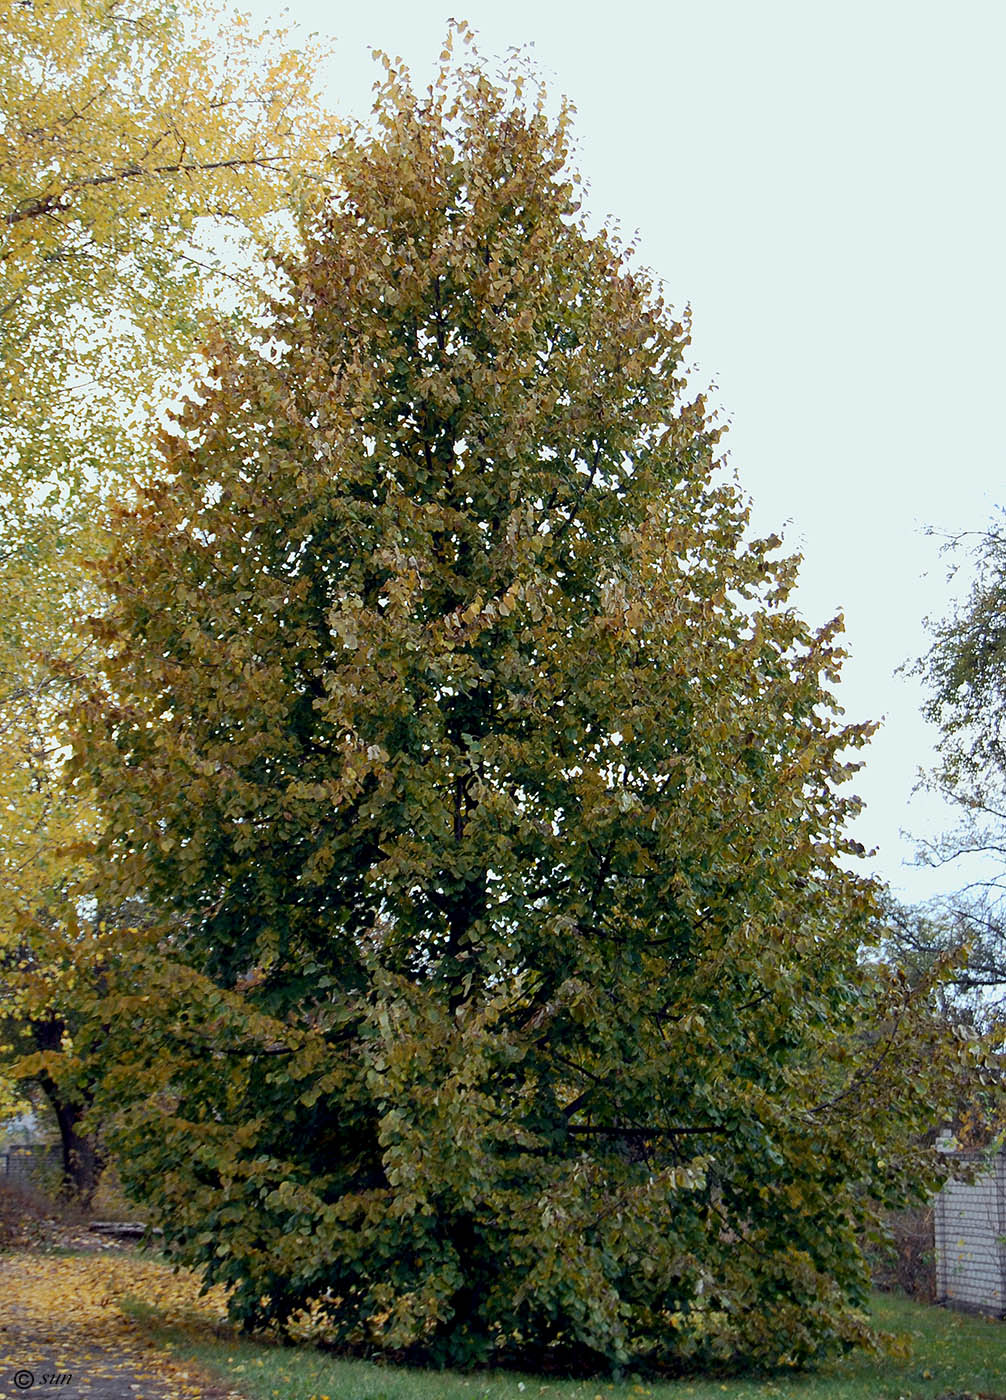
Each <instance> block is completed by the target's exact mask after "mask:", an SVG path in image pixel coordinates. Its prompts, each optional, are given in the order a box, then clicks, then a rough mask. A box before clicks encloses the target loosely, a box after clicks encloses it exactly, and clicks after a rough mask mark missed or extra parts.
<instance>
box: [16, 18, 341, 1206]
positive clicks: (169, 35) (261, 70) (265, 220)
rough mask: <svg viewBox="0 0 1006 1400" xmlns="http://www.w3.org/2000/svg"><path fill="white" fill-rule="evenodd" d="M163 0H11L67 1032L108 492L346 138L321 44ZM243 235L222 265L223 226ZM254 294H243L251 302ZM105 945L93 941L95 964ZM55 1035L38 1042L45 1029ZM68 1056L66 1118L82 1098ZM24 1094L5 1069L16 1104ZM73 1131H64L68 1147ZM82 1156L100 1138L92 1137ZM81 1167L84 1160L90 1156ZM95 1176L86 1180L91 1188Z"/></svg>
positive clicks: (25, 574)
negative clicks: (325, 81)
mask: <svg viewBox="0 0 1006 1400" xmlns="http://www.w3.org/2000/svg"><path fill="white" fill-rule="evenodd" d="M212 20H213V16H212V14H211V12H208V11H207V10H205V9H204V8H202V7H200V6H198V5H195V4H193V5H183V6H178V5H164V6H158V5H156V4H150V3H147V2H146V0H79V3H75V4H72V5H68V4H64V3H56V2H55V0H0V1013H2V1016H3V1021H4V1023H5V1024H6V1026H8V1027H10V1028H11V1029H12V1034H11V1035H7V1034H4V1036H3V1038H4V1040H5V1041H7V1051H8V1054H7V1056H6V1058H7V1059H8V1061H9V1058H10V1053H9V1052H10V1051H12V1050H13V1051H14V1052H15V1053H16V1049H17V1045H18V1044H20V1043H21V1042H22V1041H23V1038H24V1036H23V1033H24V1032H30V1034H31V1036H32V1037H36V1032H37V1033H38V1035H40V1036H42V1038H43V1039H47V1040H52V1041H54V1042H55V1044H56V1045H60V1044H64V1043H65V1042H66V1031H67V1026H68V1024H69V1019H70V1018H69V1015H68V1013H69V1011H70V1006H69V1005H68V1003H67V997H69V999H70V1001H71V1002H72V999H73V991H72V988H73V981H74V978H75V977H79V976H80V975H81V974H82V970H83V969H82V967H81V966H80V965H78V966H77V967H76V968H74V967H73V966H72V965H71V966H69V967H68V966H66V965H65V959H66V952H67V949H66V943H65V938H64V934H65V931H66V926H67V925H66V919H67V915H68V913H73V912H74V911H73V894H72V891H73V889H74V887H75V885H76V884H77V883H78V882H79V880H80V879H81V877H82V876H84V875H85V874H86V872H87V861H86V858H84V856H83V854H82V852H81V851H80V849H78V850H77V851H76V852H74V851H73V850H71V848H72V847H74V846H77V847H78V848H79V846H80V843H81V842H82V841H83V840H84V838H86V836H87V835H88V834H89V832H90V830H91V826H92V823H93V815H94V813H93V807H92V804H91V802H90V799H89V797H88V796H87V795H86V794H78V795H77V796H76V797H71V796H70V794H68V793H67V792H66V791H65V790H64V789H63V788H62V787H61V785H60V782H59V770H60V766H61V757H62V750H61V745H60V740H59V738H58V733H57V726H56V724H55V713H56V711H57V710H58V708H59V707H60V705H61V703H62V702H63V696H64V685H65V674H66V671H67V670H69V671H70V672H71V673H73V672H74V671H80V670H86V669H87V667H88V666H89V665H90V664H91V644H90V643H89V642H88V640H87V638H85V637H84V635H83V634H82V631H81V627H80V622H81V619H82V617H83V616H84V615H86V613H87V611H88V610H90V609H93V607H94V606H96V595H95V591H94V581H93V579H88V577H87V575H86V573H85V572H84V571H83V569H82V560H84V559H87V558H94V557H95V556H97V555H98V554H100V552H101V550H102V549H103V547H104V546H103V539H102V536H101V533H100V530H99V529H97V528H96V522H97V517H98V515H99V502H100V500H101V499H102V498H103V496H104V495H105V494H107V493H108V492H109V491H114V492H115V493H116V494H117V495H121V494H123V493H124V492H126V491H128V489H129V487H130V484H131V483H132V481H133V479H134V477H135V475H136V473H137V472H138V471H139V470H140V469H141V461H140V458H139V454H138V452H137V442H138V432H139V425H140V424H141V423H142V422H143V421H144V417H145V416H149V415H151V414H152V413H153V411H154V408H155V406H156V404H157V402H158V398H159V395H160V394H161V393H163V391H164V388H165V386H166V385H168V386H170V387H171V390H172V391H174V390H176V389H177V386H178V382H179V380H180V379H181V378H182V376H183V374H184V371H185V367H186V365H187V364H188V363H189V362H190V361H191V360H192V358H193V356H194V353H195V351H196V350H197V349H198V346H199V344H200V342H201V339H202V337H203V335H204V334H205V332H204V331H202V330H201V329H200V327H201V325H202V324H203V322H204V320H205V316H206V313H207V310H208V309H209V308H213V309H214V310H216V311H217V313H218V314H220V313H221V312H225V311H226V312H228V313H230V314H232V315H235V314H238V313H240V312H241V311H242V309H243V302H242V297H243V296H245V292H244V289H243V286H242V279H241V275H240V269H241V268H242V267H245V268H248V267H250V266H251V265H252V264H253V263H254V249H255V247H256V246H257V245H258V244H260V243H261V242H262V240H263V239H265V238H266V237H269V236H272V235H273V234H275V232H276V230H275V227H274V225H275V222H276V219H277V215H278V214H279V213H280V211H282V210H284V209H286V208H287V207H288V206H289V203H290V200H291V198H292V197H294V196H295V195H296V192H297V190H298V188H299V187H300V186H301V185H302V184H303V183H304V182H305V181H309V180H310V179H312V178H314V179H317V178H318V177H319V175H320V174H321V173H322V169H323V163H324V157H325V154H326V152H327V148H328V146H329V144H330V142H331V139H332V137H333V132H334V123H333V122H332V120H331V119H329V118H327V117H326V116H325V115H324V114H323V113H322V112H320V111H319V110H318V106H317V103H316V102H315V100H314V98H313V95H312V83H313V72H314V68H313V58H314V55H313V52H312V51H310V50H309V51H308V52H307V53H302V54H298V55H294V54H292V53H291V52H289V51H288V50H287V49H286V48H285V47H284V45H283V43H282V42H281V40H282V36H263V35H261V34H255V33H254V32H253V31H252V30H251V29H250V28H249V26H248V25H247V24H246V23H244V22H243V21H241V20H240V18H238V19H235V20H233V21H232V22H231V23H230V24H229V27H228V32H227V35H226V43H225V44H221V43H219V42H216V41H214V39H213V38H212V28H213V25H212ZM224 233H225V234H226V235H227V236H228V238H229V242H230V251H231V258H230V261H229V262H228V261H227V259H226V258H225V257H224V256H223V254H224V246H223V244H222V242H221V237H222V235H223V234H224ZM245 300H247V298H246V296H245ZM86 947H87V942H86V940H84V941H83V942H82V943H81V944H80V948H81V956H83V953H84V951H85V950H86ZM36 1038H37V1037H36ZM61 1080H62V1077H61V1074H60V1073H58V1072H57V1070H56V1067H55V1066H52V1067H51V1072H50V1073H48V1074H47V1076H46V1078H45V1080H44V1082H45V1084H46V1085H47V1087H48V1089H49V1091H50V1096H51V1097H52V1098H53V1103H54V1109H55V1111H56V1114H57V1116H58V1117H59V1118H60V1121H61V1122H62V1121H64V1120H66V1121H68V1120H69V1118H71V1117H72V1118H73V1119H74V1121H77V1120H79V1117H80V1110H81V1103H80V1101H79V1100H76V1101H73V1102H71V1101H70V1100H69V1099H68V1098H67V1097H66V1096H67V1094H71V1095H72V1094H75V1093H76V1092H77V1090H76V1088H73V1089H71V1087H70V1085H69V1084H67V1085H65V1086H64V1088H63V1089H62V1090H61V1089H60V1087H59V1085H60V1083H61ZM3 1097H4V1088H3V1081H0V1099H2V1098H3ZM69 1142H70V1140H69V1138H68V1137H67V1136H66V1135H64V1145H67V1144H68V1143H69ZM73 1152H74V1153H75V1154H76V1158H79V1157H80V1153H79V1151H78V1150H77V1148H76V1147H74V1148H73ZM68 1160H74V1158H73V1157H70V1158H68ZM89 1183H90V1173H88V1179H87V1180H85V1179H84V1178H83V1177H81V1176H78V1180H77V1184H78V1185H79V1186H80V1187H82V1188H83V1189H84V1191H85V1193H86V1191H87V1190H88V1189H90V1185H89Z"/></svg>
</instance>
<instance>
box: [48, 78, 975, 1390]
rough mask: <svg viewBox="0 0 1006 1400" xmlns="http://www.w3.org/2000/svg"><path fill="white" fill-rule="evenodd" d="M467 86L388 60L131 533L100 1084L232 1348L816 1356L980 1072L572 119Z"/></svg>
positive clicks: (506, 90)
mask: <svg viewBox="0 0 1006 1400" xmlns="http://www.w3.org/2000/svg"><path fill="white" fill-rule="evenodd" d="M442 62H443V69H442V72H441V75H440V78H439V80H438V82H437V84H436V85H435V87H434V88H433V89H432V90H431V91H430V93H429V94H428V95H427V96H426V97H416V96H414V95H413V93H412V91H411V89H410V87H409V85H408V81H407V78H406V76H405V75H403V74H402V73H401V72H399V71H397V70H395V69H394V67H393V66H391V65H390V64H388V65H387V66H386V76H385V79H384V82H383V84H382V85H381V87H380V89H379V92H378V98H377V108H376V112H377V124H376V129H375V130H374V131H373V133H368V132H367V131H365V130H359V131H356V132H355V133H354V134H353V135H352V136H351V137H349V138H347V139H346V141H345V142H344V143H343V144H342V145H341V146H340V148H339V149H338V151H337V152H336V155H335V158H334V174H335V177H336V181H337V188H338V190H339V194H338V196H337V197H336V198H334V199H332V200H331V201H330V202H328V203H320V204H319V205H318V206H317V207H316V209H314V211H313V212H309V213H308V214H306V215H305V221H304V225H303V240H304V247H305V251H304V254H303V256H302V257H299V258H292V259H290V260H289V261H288V263H287V266H286V275H287V279H288V281H287V288H286V292H285V294H282V295H280V294H277V295H276V296H274V298H273V300H272V302H271V304H270V319H269V323H268V325H267V326H266V327H265V329H264V330H263V331H262V334H261V336H260V338H259V339H258V340H254V339H251V338H248V337H244V338H242V337H231V338H229V339H228V338H220V339H219V340H218V341H217V342H216V343H215V345H214V346H213V347H212V362H211V370H210V373H209V376H208V377H207V379H206V380H205V382H204V383H203V385H202V386H201V387H200V389H199V391H198V393H197V394H195V395H194V396H193V397H192V398H191V399H190V401H189V402H188V403H187V405H186V406H185V408H184V410H183V411H181V412H180V414H179V415H178V417H177V419H176V422H175V425H174V427H173V428H172V430H171V431H168V432H165V433H163V434H162V435H161V436H160V439H159V444H158V453H159V457H158V459H157V471H158V473H159V479H157V480H155V481H153V482H152V484H151V485H150V486H149V487H148V488H145V489H144V491H143V493H142V497H141V499H140V501H139V504H138V505H136V506H135V507H128V506H127V507H124V508H123V509H122V511H121V512H119V513H118V514H117V515H116V517H115V519H114V523H113V525H112V532H113V534H114V538H115V545H114V548H113V550H112V552H111V553H110V555H109V557H108V559H107V561H106V562H105V563H104V564H103V565H102V567H101V569H100V572H99V582H100V585H101V587H102V589H103V590H105V591H106V592H107V594H108V595H109V597H110V598H111V600H112V601H111V603H110V605H109V606H108V608H107V609H106V610H105V611H104V613H103V615H102V616H101V617H100V619H98V620H97V621H96V622H95V636H96V641H97V644H98V646H99V649H100V653H101V655H102V657H103V677H104V678H103V681H102V683H101V684H98V685H95V686H93V687H91V689H90V690H89V692H88V693H87V694H86V696H84V697H82V698H81V700H80V702H79V705H78V709H77V714H76V721H75V729H76V732H75V737H74V740H73V742H74V754H73V758H72V761H71V765H70V767H71V772H72V773H73V774H74V775H75V779H76V781H77V782H78V783H80V784H81V785H84V786H85V787H86V789H87V790H88V791H93V792H95V793H96V794H97V798H98V800H99V802H100V806H101V810H102V813H103V821H104V826H103V829H102V833H101V836H100V839H99V842H98V846H97V860H98V867H99V868H100V869H101V870H102V871H103V872H104V878H105V885H104V896H105V897H107V898H109V899H121V898H125V897H127V896H128V895H131V894H133V893H135V892H136V891H139V890H143V891H145V892H147V894H148V895H149V898H150V900H151V903H152V905H153V906H154V907H155V909H158V910H159V911H161V914H162V916H163V922H162V924H161V926H160V927H159V928H154V929H149V930H147V931H145V932H138V933H137V934H136V935H135V937H134V939H133V941H132V943H131V945H130V947H129V949H128V964H125V965H127V966H128V969H129V972H130V976H129V977H128V978H126V977H123V978H121V979H120V980H119V981H118V982H116V981H115V977H114V975H113V976H111V978H110V982H109V986H108V988H107V994H106V995H105V996H104V997H101V998H98V999H94V1000H93V1001H92V1002H91V1003H90V1004H89V1007H88V1011H87V1015H86V1017H85V1021H84V1025H83V1027H82V1030H81V1033H80V1035H79V1036H78V1042H77V1052H78V1054H79V1055H80V1056H81V1057H83V1059H84V1060H85V1061H86V1059H87V1056H88V1054H89V1042H88V1034H89V1030H88V1027H91V1028H94V1029H93V1036H94V1045H95V1046H96V1047H97V1050H98V1051H100V1054H96V1055H95V1056H94V1058H95V1059H97V1060H98V1062H99V1063H100V1065H101V1066H102V1075H101V1083H100V1087H99V1093H100V1095H101V1102H102V1105H103V1111H104V1112H105V1113H106V1114H107V1116H108V1124H109V1131H110V1134H111V1138H112V1141H113V1142H114V1143H115V1144H116V1145H117V1147H118V1149H119V1153H120V1161H121V1163H122V1169H123V1173H124V1176H125V1184H126V1187H127V1189H128V1190H129V1191H130V1192H132V1193H133V1194H134V1195H135V1196H136V1197H137V1198H139V1199H142V1200H143V1201H145V1202H146V1203H147V1204H148V1205H149V1206H150V1207H151V1209H152V1210H153V1211H154V1212H155V1213H156V1215H157V1216H158V1218H159V1220H160V1221H161V1223H162V1224H163V1225H164V1228H165V1232H166V1241H167V1243H168V1246H169V1247H170V1248H171V1249H172V1250H173V1251H174V1252H175V1256H176V1257H177V1258H179V1259H180V1260H184V1261H186V1262H188V1263H190V1264H193V1265H195V1266H197V1267H199V1268H201V1269H202V1270H203V1272H204V1273H205V1276H206V1278H207V1279H208V1280H219V1281H222V1282H224V1283H226V1284H227V1285H228V1286H229V1287H230V1288H231V1289H232V1292H231V1295H230V1296H231V1307H232V1310H233V1312H234V1314H235V1315H236V1317H237V1318H238V1319H239V1320H240V1321H241V1322H242V1323H244V1324H249V1325H251V1324H259V1323H263V1322H271V1323H273V1324H276V1325H283V1324H284V1323H285V1322H286V1321H287V1320H288V1319H289V1318H290V1317H291V1316H292V1315H293V1314H295V1313H296V1311H297V1310H298V1309H299V1308H302V1307H310V1308H312V1309H313V1310H314V1313H315V1315H316V1317H317V1318H318V1319H319V1320H320V1322H321V1323H323V1325H324V1326H325V1328H326V1329H327V1334H328V1336H329V1337H330V1339H331V1340H332V1341H333V1342H335V1343H337V1344H339V1345H341V1346H343V1347H346V1348H356V1349H369V1350H374V1351H380V1352H384V1353H386V1354H390V1355H396V1356H405V1357H409V1358H416V1359H423V1360H427V1361H433V1362H436V1363H441V1364H452V1365H458V1364H467V1363H471V1362H476V1361H478V1362H481V1361H495V1362H519V1363H521V1364H523V1365H537V1366H545V1365H564V1366H586V1367H596V1366H611V1367H617V1366H620V1365H623V1364H626V1363H628V1362H632V1363H633V1364H635V1365H639V1366H652V1367H654V1368H665V1369H681V1368H686V1367H693V1366H697V1365H700V1364H709V1363H712V1362H718V1363H721V1364H727V1363H737V1362H740V1361H745V1362H747V1361H757V1362H762V1363H770V1364H773V1365H775V1364H784V1365H799V1364H802V1363H805V1362H807V1361H809V1360H811V1359H813V1358H816V1357H820V1356H823V1355H826V1354H828V1353H830V1352H833V1351H835V1350H838V1349H841V1348H842V1347H845V1346H847V1345H850V1344H853V1343H855V1342H858V1341H861V1340H863V1339H865V1338H866V1337H867V1336H868V1335H869V1324H868V1319H867V1315H866V1311H865V1304H866V1298H867V1289H868V1284H869V1280H868V1275H867V1270H866V1267H865V1265H864V1262H863V1259H862V1257H861V1253H860V1249H859V1244H858V1239H859V1236H860V1231H861V1229H862V1227H863V1226H864V1224H865V1223H866V1222H867V1221H868V1220H869V1219H871V1218H872V1216H873V1214H874V1213H875V1212H876V1211H879V1210H880V1209H882V1208H884V1207H886V1206H890V1205H894V1204H897V1203H899V1202H901V1201H904V1200H906V1199H911V1198H913V1197H915V1196H918V1195H919V1194H921V1193H922V1192H923V1191H924V1190H925V1189H927V1188H928V1187H931V1186H932V1185H933V1184H934V1183H935V1182H937V1181H938V1180H939V1179H940V1172H941V1169H942V1167H941V1162H940V1159H939V1157H938V1154H935V1153H934V1152H932V1150H931V1149H928V1148H925V1147H922V1146H920V1145H919V1144H918V1141H917V1139H918V1134H919V1130H920V1126H921V1125H923V1124H924V1123H927V1122H928V1121H929V1119H930V1117H931V1115H932V1114H933V1113H934V1112H939V1109H940V1104H941V1103H942V1102H943V1101H944V1099H945V1098H946V1097H947V1096H948V1095H950V1094H952V1092H953V1090H954V1086H955V1084H956V1081H957V1079H958V1078H959V1075H960V1073H961V1072H963V1071H962V1067H963V1066H964V1065H965V1064H966V1063H967V1062H968V1053H967V1052H965V1050H963V1049H959V1048H958V1046H957V1044H956V1042H955V1043H950V1041H949V1040H948V1038H946V1037H944V1036H943V1035H942V1031H941V1029H940V1027H939V1026H936V1025H934V1023H933V1021H932V1019H931V1018H930V1017H928V1015H927V1014H926V1011H925V1006H926V1004H927V998H928V994H929V989H928V984H927V982H926V981H925V979H923V981H922V982H921V983H920V984H919V985H918V986H917V987H915V988H913V987H912V986H911V985H910V984H909V983H908V981H907V979H906V978H904V977H903V976H901V975H900V974H898V973H896V972H894V971H892V970H891V969H889V968H888V967H886V966H885V965H884V964H883V963H882V962H881V961H880V960H879V959H876V960H873V961H866V960H864V959H863V958H861V956H860V949H861V946H862V944H863V942H864V940H871V939H874V938H875V937H876V933H875V921H876V920H875V916H876V902H875V891H874V889H873V887H872V885H871V884H870V882H869V881H867V880H865V879H863V878H861V877H858V876H856V875H854V874H851V873H849V870H848V864H849V862H850V860H851V859H852V858H853V857H854V856H855V854H857V853H860V852H861V848H860V847H858V846H857V845H856V843H855V842H853V841H851V840H850V839H849V838H848V837H847V836H846V835H845V834H844V823H845V821H846V818H847V817H848V815H849V814H850V813H851V812H853V811H855V810H856V808H857V806H858V802H857V799H856V798H855V797H853V796H847V797H846V796H842V795H840V792H839V788H840V786H841V785H842V784H843V783H844V781H845V780H846V779H847V778H848V777H849V775H850V774H851V773H852V772H853V771H854V769H855V767H856V765H855V764H854V763H850V762H849V761H848V759H847V757H844V756H843V755H845V754H846V752H847V751H848V750H850V749H852V750H855V749H857V748H859V747H860V746H861V745H862V744H863V743H864V742H865V741H866V739H867V736H868V734H869V732H870V727H869V726H867V725H851V726H850V725H842V724H840V723H839V722H838V721H837V719H836V718H835V705H834V701H833V699H832V696H831V694H830V692H829V690H828V689H827V686H828V685H829V684H831V683H833V682H834V681H835V680H836V678H837V675H838V668H839V664H840V659H841V656H842V653H841V651H840V650H839V649H838V647H837V645H836V633H837V632H838V631H839V627H840V624H839V623H838V622H837V621H836V622H833V623H831V624H829V625H828V626H826V627H824V628H822V629H820V630H818V631H812V630H811V629H809V628H808V627H807V626H806V624H805V623H804V622H803V621H802V620H801V619H800V618H799V617H798V615H797V614H796V612H795V611H794V609H793V608H792V607H791V606H790V604H789V599H790V593H791V589H792V587H793V584H794V580H795V576H796V561H795V560H794V559H792V558H786V557H780V556H779V554H778V546H779V541H778V540H777V539H775V538H769V539H752V538H751V537H750V533H749V522H748V511H747V507H746V505H745V503H744V501H743V500H742V499H741V497H740V496H739V494H738V492H737V490H736V488H735V487H734V486H732V485H731V484H730V483H729V481H727V480H725V479H724V477H723V472H722V470H721V468H720V467H719V466H718V463H717V459H716V453H717V444H718V439H719V430H718V429H717V428H716V427H715V426H714V425H713V424H712V423H711V421H710V419H709V416H708V414H707V411H706V407H705V404H704V402H703V400H702V398H701V397H692V396H690V393H689V390H688V388H687V385H686V380H685V369H684V357H685V348H686V345H687V339H688V338H687V332H686V329H685V328H684V327H683V326H682V325H681V324H679V323H678V322H677V321H675V319H674V317H673V316H672V315H671V314H670V313H669V311H668V310H667V308H666V307H665V305H664V302H663V300H662V299H661V297H660V295H659V294H658V292H657V290H656V288H655V287H654V285H653V282H652V280H651V278H650V277H649V276H648V275H647V274H645V273H643V272H639V271H634V270H632V268H631V266H630V263H629V258H628V254H627V253H625V252H623V251H622V250H621V249H620V248H619V246H618V245H617V243H616V242H615V241H614V240H613V238H612V237H610V236H608V235H607V234H598V235H593V236H592V235H590V234H588V233H587V232H586V231H585V229H584V226H583V223H582V221H581V219H580V217H579V215H578V205H577V202H576V199H575V195H574V185H573V180H572V178H571V176H570V174H569V170H568V149H567V132H568V124H569V115H568V112H566V111H565V110H564V111H563V112H562V113H561V114H560V116H559V118H558V119H557V120H556V121H551V120H550V119H549V118H548V116H547V115H546V110H545V107H544V98H543V97H542V96H541V94H540V93H539V95H538V98H537V100H536V101H535V102H532V103H531V104H530V105H527V104H525V102H524V100H523V98H522V84H523V78H522V75H521V74H520V72H519V71H515V72H514V73H513V74H512V75H511V77H510V79H509V80H508V81H507V82H504V83H502V84H500V83H498V82H492V81H490V80H489V78H488V77H487V76H486V75H485V73H484V72H483V71H482V70H481V68H480V67H479V65H478V63H477V62H474V63H470V64H462V65H460V66H457V67H455V66H454V65H453V63H452V60H451V55H450V53H449V51H448V52H445V54H444V55H443V56H442ZM123 956H124V957H125V953H124V954H123ZM137 967H138V968H140V969H141V970H142V976H141V977H140V978H139V980H137V978H136V976H135V969H136V968H137Z"/></svg>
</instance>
